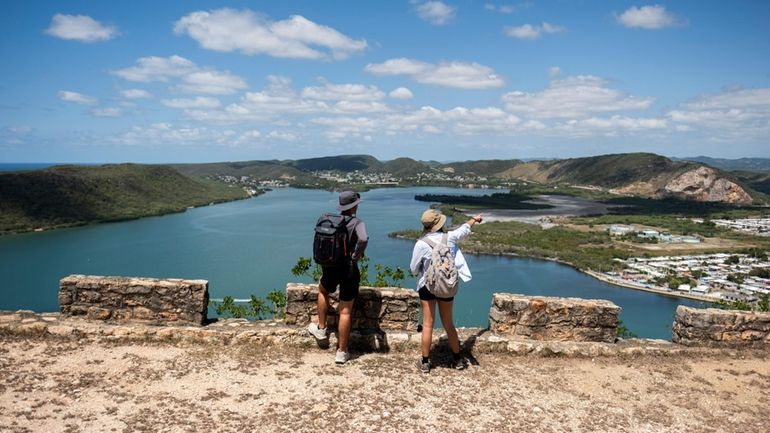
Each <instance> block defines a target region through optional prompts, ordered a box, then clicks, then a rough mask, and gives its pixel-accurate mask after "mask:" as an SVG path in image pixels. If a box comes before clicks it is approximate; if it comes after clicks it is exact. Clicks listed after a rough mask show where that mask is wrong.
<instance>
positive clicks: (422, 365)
mask: <svg viewBox="0 0 770 433" xmlns="http://www.w3.org/2000/svg"><path fill="white" fill-rule="evenodd" d="M417 369H418V370H420V371H421V372H422V374H428V373H430V363H429V362H422V359H418V360H417Z"/></svg>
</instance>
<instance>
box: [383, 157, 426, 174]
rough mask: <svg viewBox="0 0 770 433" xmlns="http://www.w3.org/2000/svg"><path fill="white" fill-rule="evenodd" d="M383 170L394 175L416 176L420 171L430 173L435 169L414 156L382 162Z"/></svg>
mask: <svg viewBox="0 0 770 433" xmlns="http://www.w3.org/2000/svg"><path fill="white" fill-rule="evenodd" d="M382 170H383V171H386V172H388V173H391V174H393V175H394V176H404V177H408V176H415V175H417V174H418V173H428V172H430V171H433V169H432V168H431V167H429V166H427V165H426V164H424V163H422V162H420V161H415V160H414V159H412V158H396V159H394V160H391V161H386V162H384V163H383V164H382Z"/></svg>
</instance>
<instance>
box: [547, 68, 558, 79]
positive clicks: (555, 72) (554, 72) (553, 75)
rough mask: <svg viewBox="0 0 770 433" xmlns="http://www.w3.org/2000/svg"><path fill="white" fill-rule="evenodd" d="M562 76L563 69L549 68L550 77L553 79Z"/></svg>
mask: <svg viewBox="0 0 770 433" xmlns="http://www.w3.org/2000/svg"><path fill="white" fill-rule="evenodd" d="M559 75H561V68H560V67H558V66H551V67H550V68H548V77H549V78H551V79H553V78H556V77H558V76H559Z"/></svg>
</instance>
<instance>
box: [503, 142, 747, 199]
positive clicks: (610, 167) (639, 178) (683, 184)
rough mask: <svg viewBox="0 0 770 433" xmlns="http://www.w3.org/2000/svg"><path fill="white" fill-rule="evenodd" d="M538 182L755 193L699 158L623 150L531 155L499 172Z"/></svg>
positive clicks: (708, 195) (695, 193) (693, 195)
mask: <svg viewBox="0 0 770 433" xmlns="http://www.w3.org/2000/svg"><path fill="white" fill-rule="evenodd" d="M499 176H501V177H504V178H511V179H524V180H529V181H533V182H539V183H568V184H572V185H582V186H596V187H601V188H606V189H609V190H610V191H612V192H615V193H618V194H630V195H637V196H642V197H651V198H665V197H676V198H681V199H690V200H695V201H707V202H712V201H713V202H727V203H736V204H750V203H752V202H753V201H754V200H755V199H759V198H760V196H759V195H758V194H756V192H755V191H752V190H751V189H750V188H749V187H748V186H746V185H745V184H742V182H740V181H739V180H738V179H737V178H736V177H735V176H733V175H730V174H729V173H725V172H723V171H721V170H718V169H715V168H711V167H706V166H704V165H702V164H698V163H694V162H685V161H672V160H670V159H668V158H666V157H664V156H660V155H655V154H651V153H629V154H614V155H601V156H592V157H587V158H572V159H562V160H552V161H531V162H526V163H522V164H519V165H516V166H515V167H513V168H511V169H509V170H507V171H505V172H502V173H499Z"/></svg>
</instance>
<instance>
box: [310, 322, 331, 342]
mask: <svg viewBox="0 0 770 433" xmlns="http://www.w3.org/2000/svg"><path fill="white" fill-rule="evenodd" d="M307 332H309V333H310V335H312V336H313V337H315V339H316V340H326V339H328V338H329V336H328V335H326V328H324V329H320V328H319V327H318V324H316V323H314V322H310V325H308V326H307Z"/></svg>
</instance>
